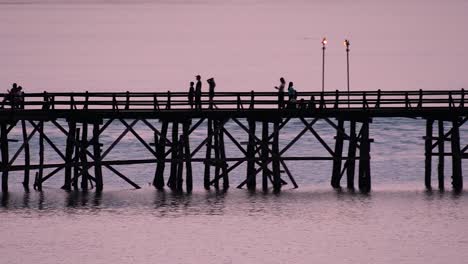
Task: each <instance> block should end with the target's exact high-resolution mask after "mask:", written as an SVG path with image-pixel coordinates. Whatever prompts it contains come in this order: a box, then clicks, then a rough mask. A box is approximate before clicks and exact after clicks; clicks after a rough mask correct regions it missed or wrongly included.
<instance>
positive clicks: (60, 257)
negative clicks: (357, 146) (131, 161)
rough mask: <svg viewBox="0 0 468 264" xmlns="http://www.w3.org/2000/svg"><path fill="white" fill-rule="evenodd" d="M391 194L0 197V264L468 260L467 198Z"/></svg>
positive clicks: (306, 191)
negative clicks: (467, 248)
mask: <svg viewBox="0 0 468 264" xmlns="http://www.w3.org/2000/svg"><path fill="white" fill-rule="evenodd" d="M397 189H398V191H395V188H393V187H392V188H388V189H381V190H374V191H373V192H372V193H371V194H370V195H362V194H360V193H353V192H348V191H346V190H343V191H337V192H335V191H332V190H330V189H328V188H327V189H311V188H301V189H299V190H294V191H293V190H286V191H283V192H281V193H279V194H273V193H267V194H265V193H263V192H248V191H241V190H229V191H228V192H216V191H211V192H210V191H207V192H205V191H202V190H196V191H195V192H194V193H192V194H176V193H172V192H170V191H156V190H153V189H151V188H146V189H143V190H137V191H130V190H124V191H107V192H104V193H102V194H96V193H94V192H88V193H84V192H79V191H77V192H69V193H67V192H64V191H61V190H53V189H50V190H47V191H46V192H43V193H39V192H29V193H27V192H26V193H25V192H11V193H9V194H3V195H1V208H0V217H1V219H2V221H1V222H0V230H1V232H2V236H4V237H8V240H7V242H6V243H2V246H0V254H1V255H2V256H3V257H2V261H4V262H2V263H31V262H34V263H83V262H90V263H154V262H155V261H156V260H157V262H158V263H159V262H165V263H195V262H196V263H311V262H319V263H337V262H338V263H362V258H363V256H366V258H369V259H370V260H371V261H370V262H371V263H402V262H404V263H441V262H442V261H444V262H447V261H449V262H450V261H452V262H453V261H455V260H460V259H466V258H468V252H467V251H466V250H465V249H466V244H467V243H468V239H467V238H466V237H467V236H468V231H467V229H466V228H465V226H466V219H467V218H468V210H467V209H468V200H467V199H468V198H467V197H468V196H467V195H466V194H465V193H459V194H454V193H452V192H450V191H446V192H439V191H433V192H426V191H423V190H421V189H420V190H415V188H414V187H413V186H410V187H407V188H406V189H405V188H397ZM416 189H417V188H416ZM31 249H34V250H31ZM57 252H61V253H60V254H57ZM395 252H398V254H395ZM330 256H333V258H330ZM426 256H431V257H430V258H429V259H428V258H426ZM37 260H40V261H37ZM338 260H339V261H338Z"/></svg>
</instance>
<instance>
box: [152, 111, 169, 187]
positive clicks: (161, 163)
mask: <svg viewBox="0 0 468 264" xmlns="http://www.w3.org/2000/svg"><path fill="white" fill-rule="evenodd" d="M168 126H169V122H168V121H166V120H163V121H162V126H161V136H160V137H159V140H158V137H157V134H156V133H155V146H156V158H157V162H156V172H155V175H154V179H153V185H154V187H156V189H158V190H161V189H163V188H164V168H165V165H166V162H165V159H166V140H167V130H168Z"/></svg>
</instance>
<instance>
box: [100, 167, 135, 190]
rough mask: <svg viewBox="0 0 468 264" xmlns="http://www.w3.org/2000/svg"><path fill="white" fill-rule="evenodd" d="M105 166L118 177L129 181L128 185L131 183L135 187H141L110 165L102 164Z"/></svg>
mask: <svg viewBox="0 0 468 264" xmlns="http://www.w3.org/2000/svg"><path fill="white" fill-rule="evenodd" d="M104 166H106V168H108V169H109V170H110V171H112V172H113V173H115V175H117V176H119V177H120V178H122V179H123V180H124V181H126V182H127V183H129V184H130V185H132V186H133V187H134V188H135V189H141V187H140V186H138V184H136V183H134V182H133V181H132V180H130V179H129V178H128V177H127V176H125V175H123V174H122V173H121V172H120V171H118V170H116V169H114V167H112V166H110V165H104Z"/></svg>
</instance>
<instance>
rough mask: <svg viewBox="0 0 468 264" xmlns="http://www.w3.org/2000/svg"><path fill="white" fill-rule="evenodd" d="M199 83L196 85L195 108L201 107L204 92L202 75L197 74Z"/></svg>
mask: <svg viewBox="0 0 468 264" xmlns="http://www.w3.org/2000/svg"><path fill="white" fill-rule="evenodd" d="M196 78H197V84H196V85H195V106H196V107H195V108H197V109H201V104H202V103H201V94H202V90H201V89H202V83H201V77H200V75H197V76H196Z"/></svg>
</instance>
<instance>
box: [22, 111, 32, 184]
mask: <svg viewBox="0 0 468 264" xmlns="http://www.w3.org/2000/svg"><path fill="white" fill-rule="evenodd" d="M21 128H22V132H23V143H24V179H23V187H24V188H25V190H28V189H29V171H30V170H29V166H30V164H31V155H30V152H29V140H28V131H27V129H26V120H21Z"/></svg>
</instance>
